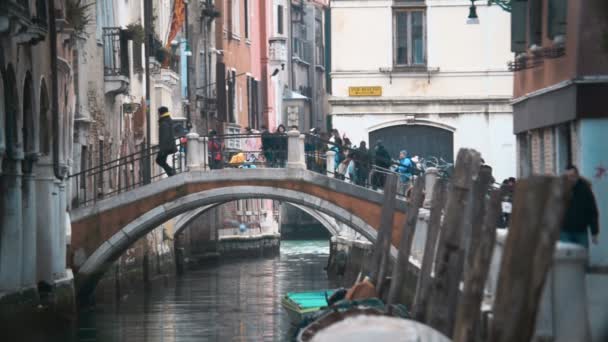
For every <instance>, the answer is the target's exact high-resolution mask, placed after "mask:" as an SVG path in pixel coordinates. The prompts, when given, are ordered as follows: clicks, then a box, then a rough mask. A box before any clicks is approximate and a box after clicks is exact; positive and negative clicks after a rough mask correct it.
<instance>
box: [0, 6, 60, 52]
mask: <svg viewBox="0 0 608 342" xmlns="http://www.w3.org/2000/svg"><path fill="white" fill-rule="evenodd" d="M47 30H48V29H47V19H46V3H45V2H44V1H36V16H35V17H33V16H32V15H31V11H30V6H29V1H28V0H18V1H15V0H2V1H0V34H2V33H9V32H14V33H15V34H14V35H13V36H12V37H13V39H14V40H15V42H17V44H31V45H36V44H37V43H38V42H40V41H43V40H44V39H45V38H46V34H47Z"/></svg>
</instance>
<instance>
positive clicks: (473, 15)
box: [467, 0, 479, 25]
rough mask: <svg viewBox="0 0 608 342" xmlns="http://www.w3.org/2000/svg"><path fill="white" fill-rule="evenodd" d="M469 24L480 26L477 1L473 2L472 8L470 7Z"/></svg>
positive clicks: (472, 0) (473, 0)
mask: <svg viewBox="0 0 608 342" xmlns="http://www.w3.org/2000/svg"><path fill="white" fill-rule="evenodd" d="M467 24H469V25H476V24H479V17H478V16H477V6H475V0H471V6H470V7H469V16H468V17H467Z"/></svg>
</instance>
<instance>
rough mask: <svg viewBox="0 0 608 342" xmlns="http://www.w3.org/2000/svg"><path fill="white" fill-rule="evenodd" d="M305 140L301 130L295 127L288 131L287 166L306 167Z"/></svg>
mask: <svg viewBox="0 0 608 342" xmlns="http://www.w3.org/2000/svg"><path fill="white" fill-rule="evenodd" d="M303 142H304V140H303V138H302V137H300V132H299V131H298V130H296V129H293V130H291V131H289V132H287V168H288V169H306V162H305V161H304V160H305V159H304V143H303Z"/></svg>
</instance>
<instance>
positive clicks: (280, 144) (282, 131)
mask: <svg viewBox="0 0 608 342" xmlns="http://www.w3.org/2000/svg"><path fill="white" fill-rule="evenodd" d="M286 132H287V129H286V128H285V126H284V125H279V127H277V130H276V131H275V132H274V136H273V138H274V139H273V147H274V153H275V158H276V164H277V165H276V167H285V162H286V161H287V135H286Z"/></svg>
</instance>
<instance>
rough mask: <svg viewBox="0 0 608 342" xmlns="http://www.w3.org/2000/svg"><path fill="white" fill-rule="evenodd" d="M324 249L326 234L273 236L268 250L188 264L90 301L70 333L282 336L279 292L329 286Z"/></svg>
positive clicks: (157, 341)
mask: <svg viewBox="0 0 608 342" xmlns="http://www.w3.org/2000/svg"><path fill="white" fill-rule="evenodd" d="M328 256H329V242H328V241H327V240H324V241H281V252H280V255H278V256H275V257H272V258H250V259H228V260H223V261H221V262H218V263H217V264H213V265H208V266H204V267H202V268H199V269H197V270H191V271H189V272H187V273H186V274H185V275H184V276H182V277H180V278H178V279H176V281H175V283H173V284H170V285H168V286H166V287H163V288H161V289H157V290H151V291H148V292H140V293H131V294H129V295H128V296H126V298H123V299H122V300H120V301H118V302H114V303H97V305H96V307H95V309H94V310H92V311H90V312H87V313H83V314H81V316H80V319H79V327H78V331H77V333H76V341H78V342H106V341H108V342H109V341H112V342H113V341H117V342H118V341H129V342H161V341H162V342H189V341H289V340H290V339H291V335H292V334H293V331H292V328H291V326H290V323H289V321H288V319H287V315H286V313H285V311H284V309H283V308H282V307H281V304H280V300H281V297H282V296H283V295H285V294H286V293H287V292H292V291H308V290H317V289H326V288H331V287H334V286H333V284H331V282H330V281H329V280H328V278H327V275H326V273H325V271H324V267H325V266H326V264H327V258H328Z"/></svg>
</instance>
